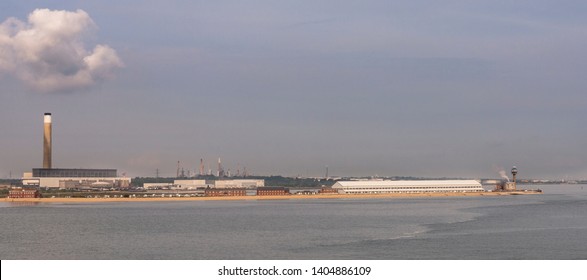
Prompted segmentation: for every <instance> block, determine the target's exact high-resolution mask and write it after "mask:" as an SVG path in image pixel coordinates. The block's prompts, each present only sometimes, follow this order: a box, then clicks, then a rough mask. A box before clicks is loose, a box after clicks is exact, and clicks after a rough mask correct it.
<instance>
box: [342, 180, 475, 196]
mask: <svg viewBox="0 0 587 280" xmlns="http://www.w3.org/2000/svg"><path fill="white" fill-rule="evenodd" d="M332 189H334V190H337V191H338V193H342V194H383V193H435V192H483V191H485V190H484V189H483V187H482V186H481V183H479V182H478V181H476V180H427V181H338V182H336V183H335V184H334V185H332Z"/></svg>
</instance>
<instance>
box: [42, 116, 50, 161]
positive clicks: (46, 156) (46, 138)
mask: <svg viewBox="0 0 587 280" xmlns="http://www.w3.org/2000/svg"><path fill="white" fill-rule="evenodd" d="M44 123H45V129H44V132H45V133H44V135H43V168H51V113H45V118H44Z"/></svg>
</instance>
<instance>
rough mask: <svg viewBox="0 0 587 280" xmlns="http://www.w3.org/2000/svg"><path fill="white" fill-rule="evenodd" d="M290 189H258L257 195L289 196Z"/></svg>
mask: <svg viewBox="0 0 587 280" xmlns="http://www.w3.org/2000/svg"><path fill="white" fill-rule="evenodd" d="M288 194H289V188H285V187H260V188H257V195H261V196H264V195H288Z"/></svg>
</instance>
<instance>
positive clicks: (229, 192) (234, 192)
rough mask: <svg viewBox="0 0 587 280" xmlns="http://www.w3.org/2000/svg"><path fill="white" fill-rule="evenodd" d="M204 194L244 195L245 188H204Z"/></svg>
mask: <svg viewBox="0 0 587 280" xmlns="http://www.w3.org/2000/svg"><path fill="white" fill-rule="evenodd" d="M204 195H205V196H246V195H247V190H246V189H242V188H239V189H237V188H229V189H225V188H206V190H205V191H204Z"/></svg>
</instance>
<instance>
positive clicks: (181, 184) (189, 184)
mask: <svg viewBox="0 0 587 280" xmlns="http://www.w3.org/2000/svg"><path fill="white" fill-rule="evenodd" d="M173 185H175V187H176V188H179V189H188V190H189V189H197V188H205V187H207V186H208V185H206V180H174V181H173Z"/></svg>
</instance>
